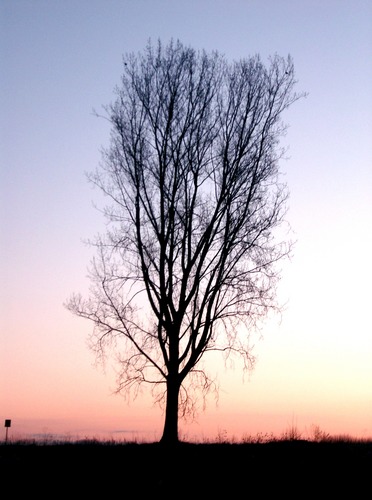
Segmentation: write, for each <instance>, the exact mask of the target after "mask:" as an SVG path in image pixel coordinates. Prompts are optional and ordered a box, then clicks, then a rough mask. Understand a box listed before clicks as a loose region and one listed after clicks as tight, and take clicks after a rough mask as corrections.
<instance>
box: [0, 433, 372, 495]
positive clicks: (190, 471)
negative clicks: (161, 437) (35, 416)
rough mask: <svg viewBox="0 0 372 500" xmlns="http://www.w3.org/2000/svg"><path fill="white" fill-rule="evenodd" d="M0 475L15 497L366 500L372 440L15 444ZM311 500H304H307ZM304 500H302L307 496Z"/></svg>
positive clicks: (1, 452) (0, 453)
mask: <svg viewBox="0 0 372 500" xmlns="http://www.w3.org/2000/svg"><path fill="white" fill-rule="evenodd" d="M0 474H2V477H3V478H4V480H3V484H5V483H6V482H7V481H8V482H9V483H10V484H11V490H12V496H11V497H15V498H16V497H17V494H25V493H27V496H29V495H30V494H31V493H37V494H38V496H39V498H47V497H48V498H54V496H55V495H56V494H57V493H58V495H59V497H60V496H62V497H63V498H66V497H67V496H68V497H69V498H75V497H76V498H80V497H81V496H82V495H83V496H84V498H85V497H88V496H96V495H100V494H102V495H104V498H107V497H108V496H110V495H111V494H115V496H118V494H119V496H120V497H121V498H133V497H137V498H139V499H142V498H146V497H147V495H151V498H154V495H165V497H166V498H174V499H177V498H187V496H192V498H193V499H194V498H209V496H210V495H212V494H213V495H222V494H226V495H228V498H266V496H268V495H270V496H272V495H275V496H277V495H278V494H279V493H280V494H283V493H284V494H286V498H288V497H290V498H298V499H300V498H305V496H306V498H307V497H308V496H309V494H310V493H313V494H314V495H315V494H316V495H317V496H316V498H322V497H323V495H325V494H326V493H327V492H328V493H329V494H331V495H332V497H329V498H334V495H335V494H336V493H340V494H343V495H347V494H348V493H350V495H352V497H351V498H362V496H360V497H359V496H358V495H359V493H358V492H361V494H362V492H363V491H364V490H365V488H367V487H368V491H369V492H370V488H371V480H372V440H368V439H367V440H360V439H351V438H347V437H344V438H343V439H341V438H340V437H336V438H331V437H329V436H328V437H327V438H325V439H323V440H318V441H314V440H312V441H311V440H303V439H284V438H281V439H268V440H266V441H265V440H264V439H262V437H261V438H260V439H257V440H256V441H254V440H253V439H251V440H248V439H247V440H246V441H245V442H241V443H229V442H210V443H206V442H205V443H186V442H181V443H180V444H179V445H177V446H174V447H165V446H162V445H161V444H159V443H131V442H128V443H123V442H120V443H117V442H115V441H107V442H105V441H99V440H89V439H88V440H81V441H76V442H35V441H17V442H8V443H6V444H5V443H3V444H1V445H0ZM305 494H306V495H305ZM304 495H305V496H304Z"/></svg>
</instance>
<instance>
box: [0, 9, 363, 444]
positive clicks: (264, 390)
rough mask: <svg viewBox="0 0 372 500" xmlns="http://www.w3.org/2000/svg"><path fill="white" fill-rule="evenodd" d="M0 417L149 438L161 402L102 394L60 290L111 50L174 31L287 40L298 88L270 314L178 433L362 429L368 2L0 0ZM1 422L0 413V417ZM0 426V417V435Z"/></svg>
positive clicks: (19, 423) (257, 49) (233, 48)
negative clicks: (284, 253)
mask: <svg viewBox="0 0 372 500" xmlns="http://www.w3.org/2000/svg"><path fill="white" fill-rule="evenodd" d="M0 16H1V17H0V37H1V38H0V56H1V62H0V64H1V70H0V79H1V80H0V85H1V95H0V99H1V113H0V125H1V137H0V141H1V142H0V144H1V146H0V148H1V151H0V153H1V154H0V167H1V178H0V204H1V205H0V231H1V233H0V283H1V287H0V336H1V339H0V340H1V342H0V424H1V426H3V423H2V422H3V421H4V419H6V418H10V419H12V427H11V429H10V432H9V436H10V437H14V438H15V437H21V438H24V437H32V436H52V435H53V436H54V435H60V436H63V437H75V436H78V437H98V436H104V437H112V438H114V439H122V438H125V439H132V438H133V437H135V438H138V439H146V440H154V439H158V438H159V437H160V435H161V431H162V425H163V416H162V414H161V412H160V410H158V409H157V408H153V407H152V401H151V399H150V398H149V397H148V396H147V395H146V393H145V394H143V396H141V397H139V398H138V399H137V400H135V401H131V402H130V403H129V404H128V403H127V402H126V401H125V400H124V399H123V398H122V397H120V396H116V395H113V391H114V389H115V372H114V366H113V363H112V361H111V360H109V362H108V363H107V366H106V370H105V371H104V370H103V369H101V368H100V367H96V366H95V364H94V361H95V360H94V355H93V353H92V352H91V351H89V349H88V347H87V336H88V334H89V333H90V331H91V328H92V326H91V324H90V323H88V322H86V321H84V320H82V319H79V318H76V317H75V316H73V315H72V314H71V313H69V312H68V311H67V310H66V309H65V308H64V306H63V303H64V302H65V301H66V300H67V299H68V298H69V297H70V295H71V294H72V293H73V292H82V293H84V292H86V291H87V289H88V286H89V282H88V280H87V278H86V274H87V266H88V264H89V260H90V258H91V257H92V255H93V251H92V249H91V248H89V247H87V246H86V245H84V243H83V241H84V240H86V239H87V238H89V237H92V236H94V235H95V234H96V233H97V232H99V231H102V230H103V229H104V224H103V222H104V221H103V219H102V217H101V215H100V213H99V212H98V211H97V210H96V209H95V208H94V207H93V204H94V203H95V202H98V203H99V201H100V199H101V198H100V194H99V192H98V191H96V190H94V189H92V187H91V186H90V185H89V184H88V183H87V181H86V177H85V172H88V171H92V170H94V169H95V168H96V166H97V165H98V163H99V161H100V148H101V147H102V146H106V145H107V144H108V137H109V128H108V123H107V122H105V121H104V120H101V119H98V118H96V117H95V116H93V113H92V110H93V108H94V109H96V110H100V108H101V106H103V105H105V104H108V103H109V102H110V101H111V100H112V99H113V97H114V94H113V89H114V87H115V85H117V84H119V82H120V75H121V72H122V67H121V64H122V62H121V58H122V54H124V53H126V52H132V51H134V52H137V51H141V50H142V49H143V48H144V46H145V45H146V42H147V40H148V39H149V38H152V39H153V40H156V39H157V38H161V39H162V41H163V42H168V41H169V40H170V38H172V37H173V38H179V39H180V40H181V41H182V42H184V43H185V44H191V45H192V46H194V47H195V48H197V49H202V48H204V49H206V50H215V49H216V50H218V51H220V52H221V53H224V54H225V55H226V57H227V58H229V59H231V60H232V59H239V58H242V57H246V56H250V55H254V54H256V53H259V54H260V55H261V56H262V58H263V59H265V60H266V59H267V58H268V56H270V55H273V54H274V53H278V54H279V55H282V56H287V54H291V55H292V57H293V59H294V64H295V72H296V76H297V79H298V80H299V83H298V85H297V90H298V91H304V92H307V93H308V97H307V98H306V99H302V100H301V101H299V102H297V103H296V104H294V105H293V107H292V108H291V109H290V110H289V111H288V112H287V113H286V115H285V116H284V119H285V121H286V122H287V123H288V124H289V129H288V133H287V135H286V137H285V138H284V139H283V143H282V144H283V145H284V146H288V147H289V150H288V160H286V161H283V162H282V164H281V168H282V171H283V172H284V173H285V175H286V181H287V183H288V186H289V190H290V193H291V196H290V201H289V213H288V220H289V222H290V224H291V226H292V229H293V232H294V238H295V239H296V240H297V244H296V246H295V248H294V255H293V259H292V261H291V262H290V263H285V265H283V273H282V277H283V278H282V282H281V286H280V289H279V297H280V299H281V300H282V301H285V302H287V306H286V309H285V311H284V312H283V315H282V317H281V319H280V322H279V318H273V319H270V320H269V319H268V321H267V323H266V325H265V328H264V330H263V331H262V337H259V336H258V335H257V336H256V337H254V338H256V342H255V348H254V351H253V353H254V354H255V355H256V356H257V362H256V366H255V369H254V370H253V371H252V372H251V373H250V374H249V375H248V376H246V377H245V379H244V380H243V376H242V371H241V368H240V366H239V364H237V365H236V366H235V369H234V370H229V371H226V370H225V368H224V365H223V363H220V364H219V365H218V364H216V365H213V366H211V369H212V372H213V371H215V372H218V374H219V376H220V378H219V380H220V384H221V391H220V398H219V402H218V406H216V404H215V401H214V399H213V398H211V399H210V400H209V401H208V404H207V408H206V410H205V412H204V413H201V414H199V417H198V420H197V421H196V422H194V423H189V424H181V437H182V438H185V439H198V440H201V439H214V438H216V437H217V436H221V435H227V436H229V437H230V438H235V439H241V438H242V437H244V436H248V435H256V434H257V433H268V434H270V433H274V434H275V435H280V434H282V433H283V432H285V431H286V430H288V429H289V428H290V427H291V426H292V425H295V426H297V428H298V430H299V432H301V433H302V435H303V436H304V437H308V436H311V433H312V431H313V429H314V426H318V427H319V428H320V429H321V430H322V431H324V432H327V433H330V434H333V435H338V434H347V435H352V436H355V437H371V436H372V326H371V311H372V309H371V283H372V260H371V255H372V2H371V1H370V0H366V1H362V0H347V1H345V0H337V1H334V0H292V1H290V0H176V1H170V0H152V1H151V0H147V1H145V0H136V1H135V0H132V1H130V0H63V1H54V2H51V1H49V0H33V1H31V0H28V1H26V0H1V1H0ZM1 421H2V422H1ZM3 436H5V429H4V428H3V431H1V433H0V439H2V437H3Z"/></svg>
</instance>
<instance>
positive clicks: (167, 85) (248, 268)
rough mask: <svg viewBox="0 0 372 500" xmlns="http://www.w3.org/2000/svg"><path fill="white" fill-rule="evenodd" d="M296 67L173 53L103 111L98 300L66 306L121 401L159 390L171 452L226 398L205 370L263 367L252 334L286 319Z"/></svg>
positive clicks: (156, 51) (156, 58)
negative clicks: (202, 401)
mask: <svg viewBox="0 0 372 500" xmlns="http://www.w3.org/2000/svg"><path fill="white" fill-rule="evenodd" d="M295 83H296V82H295V80H294V68H293V62H292V60H291V58H290V57H288V58H286V59H283V58H281V57H279V56H277V55H276V56H274V57H273V58H271V59H270V60H269V64H268V67H266V66H265V65H264V64H263V63H262V61H261V59H260V57H259V56H254V57H250V58H247V59H243V60H240V61H236V62H232V63H229V62H228V61H227V60H226V59H225V58H224V57H223V56H222V55H220V54H219V53H217V52H214V53H206V52H205V51H200V52H198V51H196V50H194V49H193V48H191V47H188V46H184V45H183V44H182V43H181V42H180V41H177V42H174V41H171V42H170V43H169V44H168V45H166V46H163V44H162V43H161V42H160V41H159V42H158V43H157V44H155V45H153V44H152V43H151V42H149V44H148V46H147V47H146V49H145V50H144V51H143V53H140V54H129V55H126V56H125V57H124V64H123V76H122V81H121V86H120V87H118V88H117V89H116V99H115V100H114V102H113V103H112V104H110V105H109V106H107V107H105V112H106V118H108V119H109V120H110V123H111V126H112V133H111V142H110V146H109V147H108V149H106V150H105V151H104V152H103V161H102V164H101V165H100V167H99V168H98V169H97V171H96V172H95V173H93V174H92V175H90V180H91V181H92V182H93V183H94V184H95V185H97V186H98V187H99V188H100V189H101V190H102V191H103V193H104V194H105V195H107V197H108V199H109V200H110V203H109V205H108V206H107V207H106V208H105V210H104V211H105V216H106V217H107V219H108V221H109V223H110V224H109V226H108V230H107V233H106V234H104V235H101V236H100V237H98V238H97V241H95V245H96V246H97V256H96V258H95V259H94V260H93V262H92V266H91V276H90V278H91V283H92V288H91V293H90V294H89V297H88V298H86V299H84V298H82V297H81V295H73V296H72V297H71V299H70V300H69V302H68V304H67V307H68V308H69V309H70V310H71V311H72V312H73V313H75V314H76V315H78V316H80V317H83V318H87V319H89V320H91V321H92V322H93V323H94V329H93V333H92V336H91V347H92V348H94V349H95V350H96V351H97V353H98V354H104V353H105V352H106V348H107V347H109V346H111V347H113V349H114V351H115V353H116V354H117V356H118V362H119V366H120V373H119V377H118V381H117V382H118V385H117V391H118V392H126V393H128V392H130V389H135V390H136V391H137V390H138V389H139V387H140V386H141V384H143V383H149V384H152V388H153V396H154V398H155V401H157V402H159V403H165V422H164V430H163V434H162V438H161V441H162V442H165V443H176V442H178V420H179V417H182V416H185V415H186V414H188V413H189V412H192V411H194V409H195V408H194V405H195V404H196V401H197V398H198V395H200V394H202V395H206V394H207V393H208V392H209V391H210V390H211V389H213V388H216V385H215V384H214V381H213V379H212V378H211V377H210V376H209V375H208V373H207V371H206V369H205V366H202V364H201V363H200V361H201V358H202V357H203V356H205V355H206V354H207V353H208V352H211V351H221V352H223V353H224V354H225V355H226V356H229V355H232V354H237V355H240V356H241V357H242V358H243V360H244V367H245V368H250V367H252V362H253V360H254V357H253V355H252V349H251V347H250V344H249V332H250V331H251V329H252V328H254V327H255V325H256V322H257V320H258V319H262V318H264V317H265V316H266V315H267V313H268V311H269V310H270V309H271V308H275V307H278V305H277V303H276V302H277V301H276V284H277V281H278V279H279V271H278V269H277V266H276V264H277V263H278V261H279V260H280V259H281V258H283V257H284V256H286V255H287V254H288V252H289V248H290V243H288V242H286V241H276V238H275V233H276V230H277V229H278V228H279V226H281V224H282V223H283V221H284V215H285V212H286V201H287V197H288V190H287V187H286V185H285V184H284V183H282V182H280V179H279V174H280V172H279V160H280V159H281V158H282V156H283V150H282V149H281V148H279V139H280V137H281V136H282V135H283V133H284V132H285V129H286V127H285V125H284V124H283V123H282V121H281V114H282V112H283V111H284V110H285V109H286V108H288V106H290V105H291V104H292V103H293V102H294V101H296V100H297V99H298V98H299V97H300V96H299V95H298V94H296V93H295V92H294V90H293V88H294V85H295Z"/></svg>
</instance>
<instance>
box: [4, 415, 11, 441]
mask: <svg viewBox="0 0 372 500" xmlns="http://www.w3.org/2000/svg"><path fill="white" fill-rule="evenodd" d="M11 425H12V421H11V420H10V419H6V420H5V424H4V427H5V442H6V443H7V442H8V429H9V427H10V426H11Z"/></svg>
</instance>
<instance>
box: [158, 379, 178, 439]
mask: <svg viewBox="0 0 372 500" xmlns="http://www.w3.org/2000/svg"><path fill="white" fill-rule="evenodd" d="M177 379H178V374H175V376H172V375H169V376H168V380H167V402H166V409H165V421H164V429H163V435H162V438H161V440H160V442H161V443H163V444H167V445H169V444H170V445H173V444H177V443H178V394H179V390H180V385H179V382H178V380H177Z"/></svg>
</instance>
